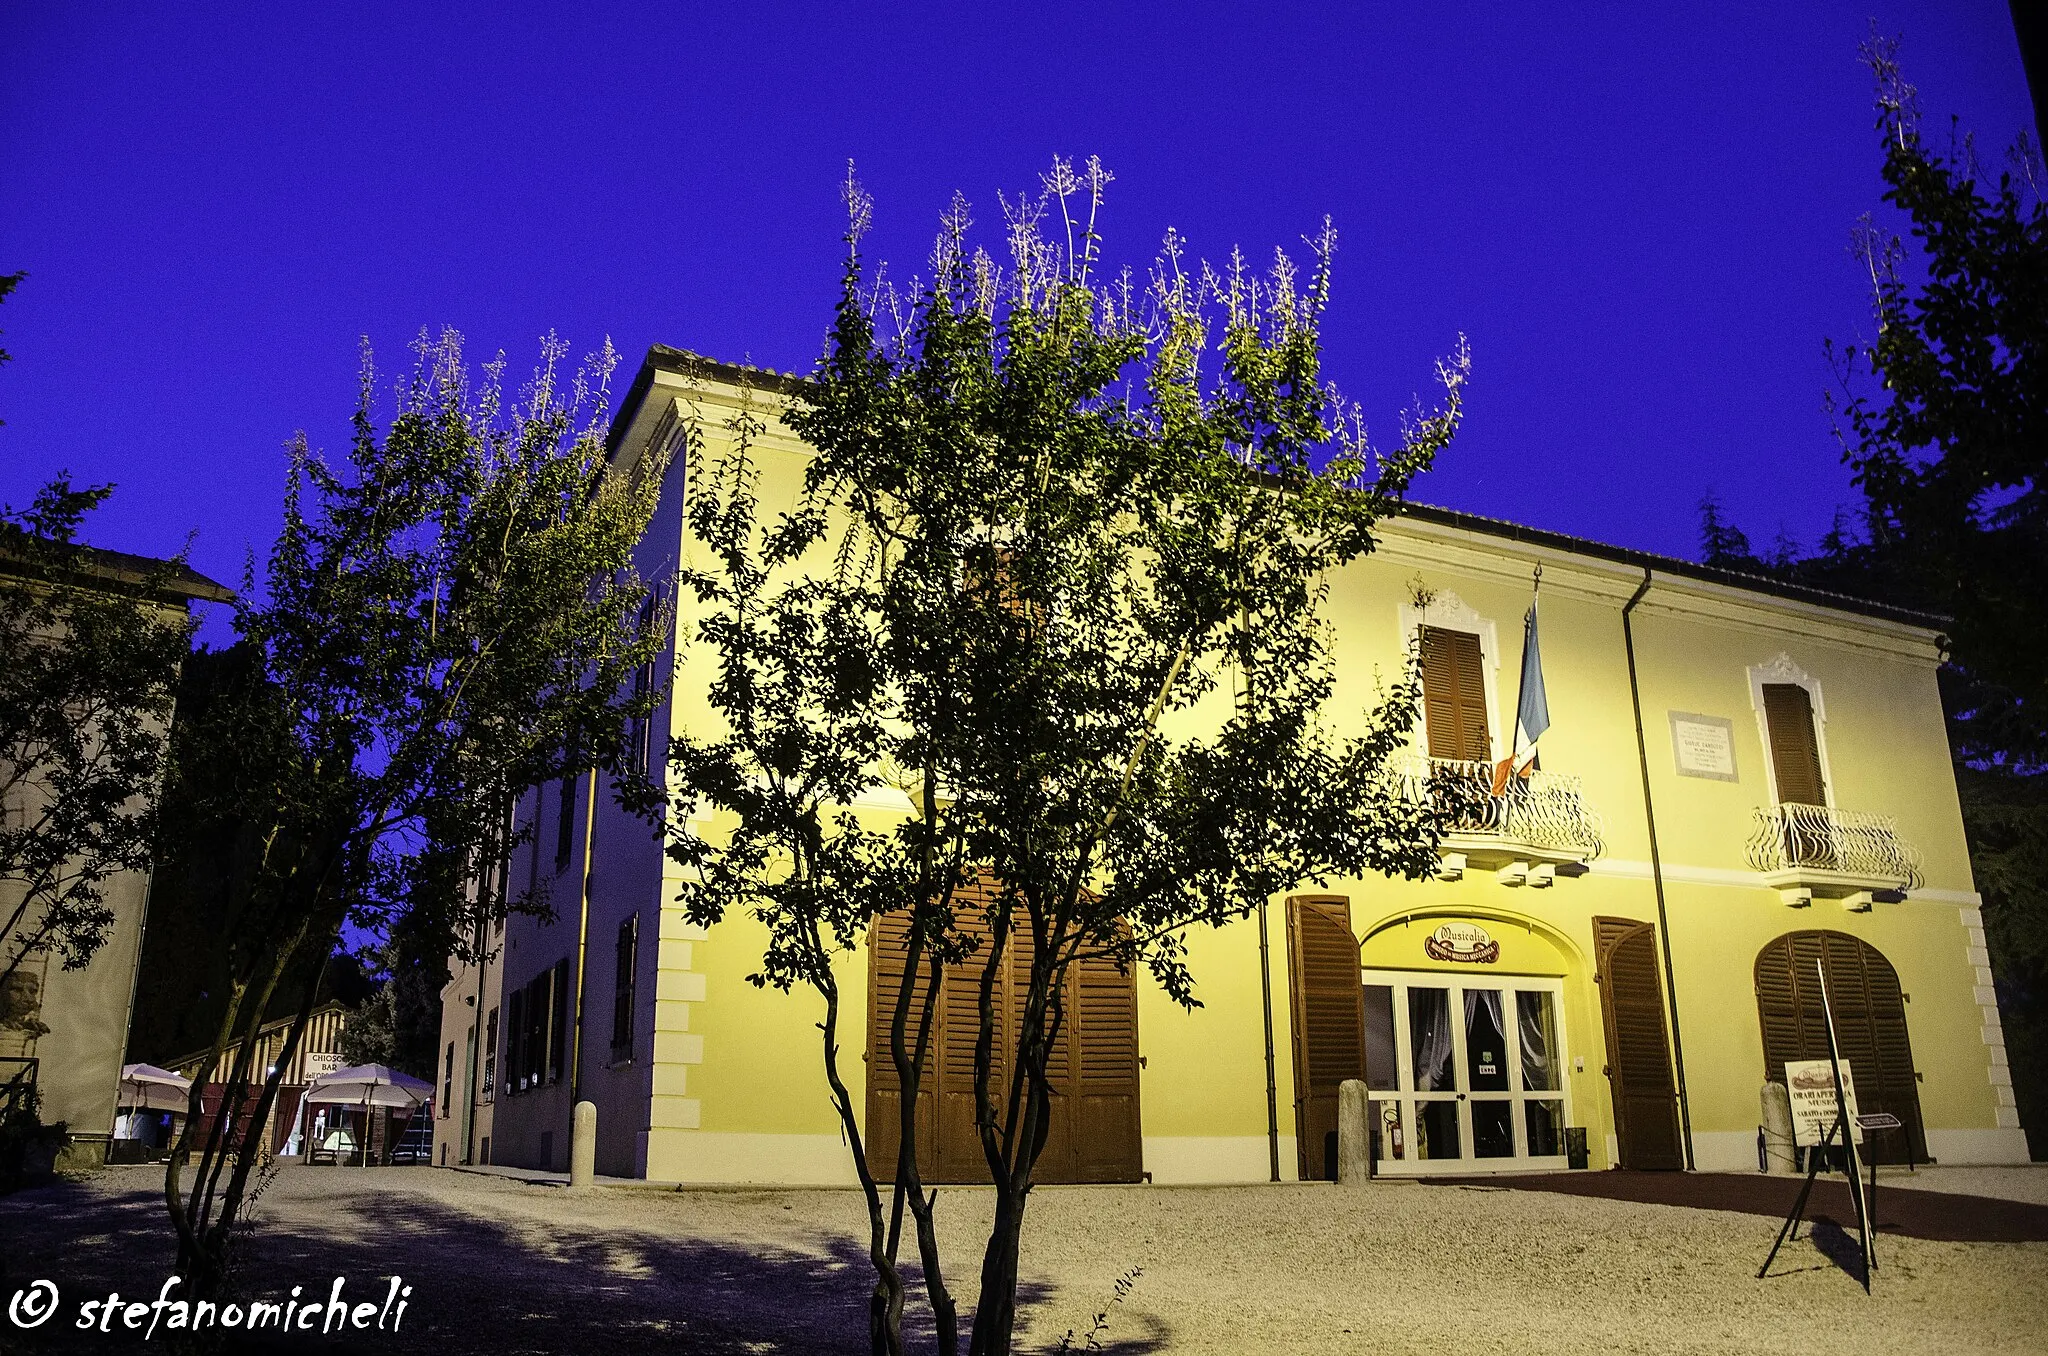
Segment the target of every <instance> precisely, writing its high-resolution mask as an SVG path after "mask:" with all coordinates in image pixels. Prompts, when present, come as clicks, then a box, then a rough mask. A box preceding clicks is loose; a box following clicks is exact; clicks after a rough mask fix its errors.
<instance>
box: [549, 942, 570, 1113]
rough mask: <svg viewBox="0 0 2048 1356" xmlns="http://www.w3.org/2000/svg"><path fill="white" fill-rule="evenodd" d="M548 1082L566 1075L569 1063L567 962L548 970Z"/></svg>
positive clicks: (558, 962)
mask: <svg viewBox="0 0 2048 1356" xmlns="http://www.w3.org/2000/svg"><path fill="white" fill-rule="evenodd" d="M548 995H549V1003H548V1082H550V1083H554V1082H558V1081H560V1080H561V1079H562V1078H563V1077H565V1076H567V1074H568V1072H569V1063H568V1059H567V1053H568V1049H569V962H567V961H565V960H561V961H556V962H555V968H554V969H552V970H550V971H548Z"/></svg>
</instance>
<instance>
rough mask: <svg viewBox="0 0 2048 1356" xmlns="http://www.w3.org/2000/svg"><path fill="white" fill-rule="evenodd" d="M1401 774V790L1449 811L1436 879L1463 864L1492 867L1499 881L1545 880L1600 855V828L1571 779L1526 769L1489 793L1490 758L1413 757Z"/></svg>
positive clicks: (1577, 871) (1449, 876) (1575, 870)
mask: <svg viewBox="0 0 2048 1356" xmlns="http://www.w3.org/2000/svg"><path fill="white" fill-rule="evenodd" d="M1400 775H1401V778H1402V783H1403V790H1404V792H1405V793H1406V794H1407V795H1409V796H1411V797H1413V798H1415V799H1423V798H1427V799H1428V800H1430V801H1432V802H1434V803H1435V804H1437V805H1439V806H1441V807H1444V808H1445V809H1446V810H1447V811H1448V812H1449V816H1450V822H1449V823H1448V824H1447V825H1446V827H1445V833H1444V835H1443V837H1442V839H1441V840H1440V842H1439V844H1438V851H1439V854H1440V857H1441V859H1442V863H1443V865H1442V866H1441V867H1440V868H1439V870H1438V872H1437V874H1438V876H1439V877H1441V878H1442V879H1446V880H1456V879H1457V878H1458V877H1459V876H1461V875H1463V874H1464V869H1465V867H1466V866H1467V865H1468V864H1469V865H1472V866H1476V867H1485V868H1489V869H1493V870H1495V871H1498V872H1499V874H1500V878H1501V883H1502V884H1504V885H1523V884H1527V885H1535V886H1544V885H1548V884H1550V883H1551V881H1552V879H1553V878H1554V877H1556V876H1559V875H1564V876H1576V875H1583V874H1584V873H1585V870H1586V863H1588V862H1590V861H1592V860H1593V858H1595V857H1597V856H1599V855H1600V850H1601V847H1602V842H1601V834H1602V827H1603V826H1602V825H1601V822H1600V816H1599V814H1598V812H1596V811H1595V810H1594V809H1593V808H1592V807H1591V806H1589V805H1588V804H1587V803H1586V797H1585V792H1584V791H1583V790H1582V789H1581V787H1580V783H1579V779H1578V778H1577V777H1568V776H1565V775H1563V774H1560V773H1556V772H1533V773H1531V774H1530V775H1529V776H1527V777H1523V778H1516V779H1514V780H1513V781H1511V782H1510V783H1509V784H1508V787H1507V790H1506V792H1505V793H1504V794H1502V795H1498V796H1496V795H1494V794H1493V766H1492V765H1491V764H1489V763H1482V762H1467V761H1461V760H1455V759H1449V758H1427V759H1424V758H1416V759H1411V760H1410V761H1409V762H1408V763H1406V764H1404V765H1403V767H1402V769H1401V773H1400Z"/></svg>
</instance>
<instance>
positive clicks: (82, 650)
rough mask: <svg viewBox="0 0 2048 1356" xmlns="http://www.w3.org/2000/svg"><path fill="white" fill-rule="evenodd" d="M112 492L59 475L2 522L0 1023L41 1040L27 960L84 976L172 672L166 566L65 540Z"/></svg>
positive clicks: (130, 862)
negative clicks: (116, 560) (120, 559)
mask: <svg viewBox="0 0 2048 1356" xmlns="http://www.w3.org/2000/svg"><path fill="white" fill-rule="evenodd" d="M112 491H113V487H112V486H110V485H100V486H92V487H88V488H84V489H79V488H76V487H74V486H73V485H72V483H71V481H70V479H69V478H68V477H65V476H59V477H58V478H57V479H56V480H53V481H52V482H50V483H49V484H48V485H46V486H44V487H43V488H42V489H41V490H40V491H38V493H37V494H36V497H35V500H34V502H33V503H32V504H31V505H30V506H29V507H28V508H26V509H21V510H16V509H13V508H6V509H0V574H4V575H5V576H6V578H5V579H4V580H0V804H4V805H5V806H6V808H7V813H6V814H5V815H4V817H0V1024H11V1025H14V1026H16V1027H24V1028H27V1029H30V1030H38V1029H40V1023H38V1022H37V1020H36V1016H35V1013H36V1009H37V1007H38V1002H37V999H36V995H35V993H34V992H33V990H34V988H35V978H36V976H35V975H34V974H33V973H32V972H30V971H26V970H24V969H23V966H24V964H25V963H26V962H27V961H28V960H29V959H30V958H31V957H35V956H40V955H44V954H49V955H53V956H61V957H62V961H63V965H64V967H65V968H66V969H69V970H76V969H81V968H83V967H84V966H85V965H86V964H88V963H89V962H90V961H91V960H92V957H93V955H94V953H95V952H97V951H98V950H99V948H100V946H101V945H102V944H103V943H104V942H105V940H106V937H107V931H108V929H109V927H110V926H111V925H112V923H113V921H114V913H113V910H112V908H111V907H109V905H108V903H107V899H106V890H107V885H108V883H109V882H110V881H112V880H113V879H114V878H115V877H117V876H119V875H120V874H122V873H123V872H128V871H140V870H143V869H145V868H146V867H147V866H148V865H149V861H150V848H151V838H152V832H153V830H152V821H153V816H154V815H155V812H156V805H157V793H158V788H159V786H160V784H161V781H162V777H163V771H164V760H165V748H166V742H167V733H166V732H167V729H168V726H169V723H170V718H171V710H172V696H173V685H174V683H175V682H176V679H177V674H178V664H179V662H180V661H181V660H182V659H183V658H184V656H185V653H186V651H187V649H188V648H189V646H190V637H191V631H192V622H191V619H190V617H189V615H188V614H187V613H186V611H185V610H184V607H183V606H182V603H183V599H182V598H176V597H175V596H167V595H169V594H170V589H171V578H172V575H173V574H174V573H175V572H176V569H177V565H178V562H161V563H160V562H146V563H144V565H143V566H142V567H141V568H133V569H131V568H126V567H125V566H122V567H119V568H117V567H114V566H112V565H110V564H109V562H108V558H107V557H106V556H104V555H100V554H96V553H94V552H92V551H91V550H90V548H87V547H85V546H83V545H81V544H80V543H79V542H78V540H77V535H78V529H79V526H80V524H81V523H82V521H83V520H84V518H85V515H86V514H87V513H88V512H90V511H91V510H92V509H93V508H95V507H97V506H98V505H99V504H101V503H102V502H104V501H105V499H106V498H107V496H108V495H109V494H111V493H112Z"/></svg>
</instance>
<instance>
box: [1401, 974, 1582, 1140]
mask: <svg viewBox="0 0 2048 1356" xmlns="http://www.w3.org/2000/svg"><path fill="white" fill-rule="evenodd" d="M1362 978H1363V982H1364V985H1365V1068H1366V1087H1367V1088H1368V1089H1369V1095H1370V1097H1371V1101H1372V1113H1373V1114H1372V1137H1373V1153H1374V1156H1375V1158H1377V1160H1378V1162H1379V1170H1380V1171H1381V1172H1382V1173H1386V1174H1388V1175H1399V1174H1404V1173H1405V1174H1419V1173H1430V1172H1499V1171H1506V1170H1514V1169H1529V1168H1552V1167H1556V1168H1562V1167H1564V1166H1565V1146H1564V1127H1565V1124H1566V1115H1567V1110H1568V1108H1567V1104H1566V1094H1565V1086H1564V1084H1565V1079H1564V1063H1565V1042H1564V1026H1563V1021H1562V1015H1561V1013H1560V1011H1559V1007H1560V1000H1561V998H1562V994H1563V985H1562V983H1561V982H1560V981H1558V980H1554V979H1538V978H1529V977H1521V976H1506V975H1502V976H1488V977H1487V978H1486V980H1484V981H1480V980H1478V979H1477V978H1473V979H1469V980H1468V979H1467V978H1466V977H1465V976H1462V975H1455V974H1445V973H1439V972H1433V971H1432V972H1403V971H1386V970H1381V971H1375V970H1368V971H1366V972H1365V973H1364V975H1363V977H1362Z"/></svg>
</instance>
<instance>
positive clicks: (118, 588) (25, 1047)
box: [0, 547, 234, 1167]
mask: <svg viewBox="0 0 2048 1356" xmlns="http://www.w3.org/2000/svg"><path fill="white" fill-rule="evenodd" d="M35 578H37V576H34V575H31V574H29V573H27V572H25V571H24V570H23V568H22V564H21V562H20V561H18V560H13V559H10V558H8V557H7V556H6V555H4V554H0V588H10V589H11V588H36V587H40V586H41V585H40V584H39V583H36V582H32V581H33V580H34V579H35ZM64 582H65V583H66V585H67V586H68V587H73V588H84V589H96V588H98V589H106V590H107V591H109V592H110V593H114V594H118V595H120V596H125V597H137V596H138V593H140V605H141V606H143V607H145V608H147V609H150V610H151V611H153V612H154V613H155V614H156V616H157V618H158V619H160V620H161V621H163V622H165V623H167V624H168V623H182V622H183V621H184V619H185V615H186V614H187V613H188V612H190V610H191V608H192V605H193V603H195V602H216V603H219V602H230V601H232V600H233V599H234V594H233V593H232V592H230V591H229V590H228V589H226V588H224V587H222V586H221V585H219V584H217V583H215V582H214V581H213V580H211V579H208V578H206V577H205V576H204V575H202V574H199V573H197V572H196V571H194V570H192V569H190V568H188V567H186V566H184V565H182V564H178V563H174V562H168V561H161V560H153V559H150V558H148V557H145V556H133V555H128V554H126V553H125V552H120V551H103V550H98V549H94V548H91V547H86V548H81V549H80V554H79V566H78V569H77V572H76V573H75V575H73V576H72V577H70V578H68V579H66V580H65V581H64ZM46 771H47V769H32V770H31V772H30V774H29V775H22V769H20V768H16V767H10V766H5V765H4V764H0V822H8V823H10V824H11V825H13V826H16V827H19V826H23V825H26V824H29V823H31V822H32V821H33V819H34V818H35V816H36V815H37V814H39V813H40V811H41V807H42V806H43V805H45V804H47V800H46V799H45V775H44V774H45V772H46ZM149 882H150V877H149V873H148V872H146V871H119V872H116V873H114V874H113V875H112V876H110V877H108V878H107V879H106V880H105V881H104V882H103V883H102V886H101V888H102V902H103V903H104V904H105V907H106V908H107V910H108V912H109V913H110V914H111V918H110V919H109V921H108V923H107V927H106V931H105V936H104V938H103V940H102V941H101V943H100V945H99V947H98V948H97V949H96V950H95V951H94V952H93V954H92V957H91V960H90V961H89V963H87V964H86V965H84V966H81V967H79V968H77V969H72V968H71V967H69V966H68V965H66V964H65V961H64V957H63V956H62V955H61V954H58V955H53V954H52V953H51V951H50V950H49V949H47V948H46V947H44V946H41V945H31V944H30V943H32V941H33V939H34V938H35V936H36V935H37V928H38V926H39V924H40V923H41V912H42V911H41V908H40V907H37V908H34V909H24V908H23V900H24V898H25V895H26V887H25V886H24V884H23V883H22V882H20V881H17V880H11V879H6V880H0V956H4V957H6V958H7V959H8V960H16V959H17V958H18V961H19V963H18V964H17V965H14V966H11V967H9V968H11V970H12V973H10V974H6V975H5V976H4V977H0V1113H5V1112H6V1111H7V1110H9V1109H10V1108H11V1107H12V1105H13V1104H14V1103H13V1099H14V1098H15V1097H17V1096H19V1095H20V1094H21V1093H22V1092H23V1091H25V1090H27V1089H30V1088H33V1089H35V1090H36V1092H37V1094H38V1097H39V1098H40V1101H41V1112H40V1115H41V1118H42V1120H43V1121H44V1123H46V1124H55V1123H56V1122H58V1121H62V1122H64V1123H65V1125H66V1126H67V1127H68V1128H69V1135H70V1139H69V1142H68V1143H67V1145H66V1146H65V1148H64V1151H63V1154H62V1155H61V1157H60V1158H59V1160H58V1161H59V1164H60V1165H61V1166H67V1167H96V1166H98V1165H99V1164H101V1163H103V1162H105V1161H106V1157H107V1146H108V1144H109V1143H110V1142H111V1141H112V1139H113V1130H114V1120H115V1115H116V1112H117V1111H118V1109H119V1100H118V1098H119V1089H120V1083H121V1064H122V1060H123V1057H124V1052H125V1050H126V1048H127V1044H128V1023H129V1018H130V1016H131V1014H132V1013H133V1011H134V1008H135V978H136V970H137V967H138V966H139V965H140V964H141V959H142V935H143V922H144V918H145V916H146V915H147V913H148V911H149Z"/></svg>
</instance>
